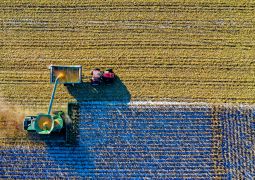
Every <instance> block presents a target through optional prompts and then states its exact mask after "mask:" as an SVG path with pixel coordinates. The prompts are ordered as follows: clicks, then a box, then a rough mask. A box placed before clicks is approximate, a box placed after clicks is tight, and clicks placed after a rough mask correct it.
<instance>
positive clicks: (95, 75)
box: [91, 68, 103, 86]
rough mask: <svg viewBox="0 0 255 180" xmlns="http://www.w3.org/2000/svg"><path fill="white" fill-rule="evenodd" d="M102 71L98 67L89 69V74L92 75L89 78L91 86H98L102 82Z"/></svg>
mask: <svg viewBox="0 0 255 180" xmlns="http://www.w3.org/2000/svg"><path fill="white" fill-rule="evenodd" d="M102 74H103V73H102V71H100V69H99V68H95V69H93V70H92V71H91V75H92V78H91V85H93V86H98V85H100V84H101V82H102Z"/></svg>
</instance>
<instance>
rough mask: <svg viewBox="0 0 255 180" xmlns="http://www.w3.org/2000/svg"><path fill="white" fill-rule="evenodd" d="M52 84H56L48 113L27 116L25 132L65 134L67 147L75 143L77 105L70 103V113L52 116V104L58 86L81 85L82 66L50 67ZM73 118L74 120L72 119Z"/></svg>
mask: <svg viewBox="0 0 255 180" xmlns="http://www.w3.org/2000/svg"><path fill="white" fill-rule="evenodd" d="M49 68H50V82H51V83H52V84H53V83H54V89H53V91H52V95H51V100H50V103H49V108H48V113H47V114H46V113H40V114H38V115H37V116H26V117H25V119H24V122H23V126H24V130H26V131H28V132H36V133H38V134H40V135H46V134H51V133H53V132H54V133H55V132H56V133H60V132H64V133H65V140H66V144H67V145H69V144H70V145H72V144H74V143H75V137H74V136H75V135H74V134H75V132H74V131H75V129H74V127H75V126H74V122H73V121H72V119H75V118H76V117H74V116H73V109H74V108H75V106H77V104H75V103H68V113H67V114H65V113H64V112H63V111H55V112H53V113H52V114H51V109H52V104H53V100H54V96H55V92H56V88H57V85H58V84H64V85H74V84H77V83H81V82H82V81H81V77H82V75H81V72H82V69H81V66H53V65H51V66H50V67H49ZM70 117H72V119H71V118H70Z"/></svg>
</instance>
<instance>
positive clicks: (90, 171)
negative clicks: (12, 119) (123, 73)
mask: <svg viewBox="0 0 255 180" xmlns="http://www.w3.org/2000/svg"><path fill="white" fill-rule="evenodd" d="M66 89H67V91H68V93H69V94H70V95H71V96H72V97H73V98H74V99H75V102H70V103H69V104H68V107H70V109H68V115H69V117H70V118H71V120H72V122H74V124H73V128H74V129H73V130H74V136H75V141H76V142H75V143H74V144H72V145H67V144H66V142H65V134H62V133H52V134H50V135H44V136H40V135H38V134H36V133H31V135H30V136H29V137H30V139H31V140H33V141H34V142H35V141H36V142H35V143H43V144H44V145H45V153H44V154H43V155H41V156H42V157H43V158H45V159H50V160H51V162H52V165H53V166H54V168H55V169H60V170H61V169H67V168H68V167H67V165H66V164H70V165H71V168H72V171H70V174H69V171H68V173H67V174H66V175H67V176H68V175H72V174H75V175H76V176H77V177H78V178H79V177H80V178H81V179H83V178H84V177H91V178H92V179H96V178H95V177H96V173H95V172H96V169H97V167H96V160H97V159H98V158H99V155H98V154H97V153H95V152H94V151H92V150H93V149H94V148H95V147H97V145H98V143H100V142H102V143H104V142H105V141H107V140H108V139H107V138H106V137H105V136H106V135H107V132H104V130H103V129H105V128H102V129H100V128H99V129H98V128H97V127H99V126H100V127H101V126H107V127H108V126H109V125H108V123H109V122H108V121H103V122H102V123H100V124H97V121H99V120H98V119H97V118H99V119H100V118H102V117H103V116H106V117H108V116H109V117H112V116H111V115H107V114H111V112H112V110H113V109H112V108H110V109H109V110H108V109H99V110H98V111H96V112H94V111H93V109H91V108H90V103H91V104H93V102H99V103H101V102H102V103H104V104H106V106H108V104H109V107H110V105H111V103H112V102H121V103H120V104H122V105H123V106H122V107H125V106H127V108H128V106H129V105H128V104H129V102H130V99H131V95H130V93H129V91H128V89H127V87H126V86H125V85H124V83H123V82H122V81H121V79H120V78H119V77H116V79H115V81H114V82H113V83H112V84H110V85H106V84H101V85H99V86H96V87H95V86H92V85H91V84H90V82H82V83H81V84H75V85H74V86H66ZM70 104H71V106H69V105H70ZM112 118H113V117H112ZM106 129H107V128H106ZM95 134H98V135H99V136H100V137H99V136H97V135H95ZM101 136H102V137H101ZM63 161H64V162H66V163H63ZM81 167H82V168H83V169H82V170H81ZM55 173H56V176H57V175H58V174H61V173H62V172H60V171H57V172H55ZM60 177H61V176H60ZM77 177H76V178H77ZM93 177H94V178H93Z"/></svg>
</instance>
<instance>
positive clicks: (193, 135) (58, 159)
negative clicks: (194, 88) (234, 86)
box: [0, 102, 255, 179]
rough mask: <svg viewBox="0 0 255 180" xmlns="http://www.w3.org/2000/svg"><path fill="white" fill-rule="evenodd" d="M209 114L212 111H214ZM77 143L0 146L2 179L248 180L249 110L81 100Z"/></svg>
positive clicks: (251, 135) (251, 158) (251, 157)
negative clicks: (75, 144) (39, 145)
mask: <svg viewBox="0 0 255 180" xmlns="http://www.w3.org/2000/svg"><path fill="white" fill-rule="evenodd" d="M215 111H216V112H215ZM79 112H80V113H79V115H80V121H79V135H78V145H77V146H75V147H66V146H64V145H63V144H61V143H57V142H54V143H48V144H47V145H46V146H45V147H44V148H36V147H31V146H16V147H14V148H8V147H1V149H0V152H1V165H0V173H1V174H0V176H1V177H2V178H66V177H69V178H86V177H87V178H95V179H100V178H101V179H109V178H114V179H121V178H130V179H144V178H148V179H155V178H161V179H171V178H178V179H183V178H187V179H194V178H200V179H212V178H224V179H225V178H226V179H231V178H234V179H240V178H241V179H242V178H246V179H252V178H253V177H254V176H255V174H254V173H255V172H254V165H255V163H254V160H255V159H254V157H255V156H254V146H255V140H254V137H255V129H254V114H255V111H254V110H253V109H252V108H249V107H244V106H243V107H237V106H235V107H234V106H233V107H232V106H231V107H227V106H220V107H218V108H214V107H212V106H211V105H206V104H202V103H201V104H185V103H176V104H175V103H165V104H164V103H158V104H157V103H149V102H144V103H142V102H130V103H116V102H93V103H92V102H87V103H86V102H83V103H81V104H80V111H79Z"/></svg>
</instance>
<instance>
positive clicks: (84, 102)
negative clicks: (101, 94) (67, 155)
mask: <svg viewBox="0 0 255 180" xmlns="http://www.w3.org/2000/svg"><path fill="white" fill-rule="evenodd" d="M79 103H80V104H81V105H82V104H92V105H97V104H99V105H131V106H132V105H187V106H190V105H191V106H194V105H195V106H208V107H213V106H215V105H221V106H224V107H233V106H234V107H252V108H255V104H248V103H247V104H244V103H207V102H178V101H83V102H79Z"/></svg>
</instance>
